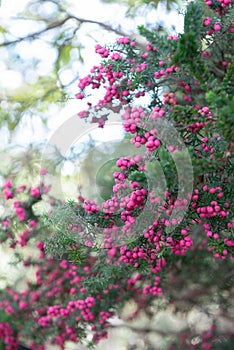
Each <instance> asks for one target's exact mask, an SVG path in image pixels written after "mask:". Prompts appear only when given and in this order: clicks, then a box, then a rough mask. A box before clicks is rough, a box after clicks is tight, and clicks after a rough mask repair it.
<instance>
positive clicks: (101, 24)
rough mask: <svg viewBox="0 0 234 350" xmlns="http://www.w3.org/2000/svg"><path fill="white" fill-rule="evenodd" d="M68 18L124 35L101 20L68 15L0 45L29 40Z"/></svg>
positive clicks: (59, 24)
mask: <svg viewBox="0 0 234 350" xmlns="http://www.w3.org/2000/svg"><path fill="white" fill-rule="evenodd" d="M70 19H74V20H76V21H77V22H79V24H83V23H91V24H97V25H99V26H100V27H101V28H103V29H104V30H107V31H110V32H113V33H115V34H117V35H121V36H125V35H126V33H124V32H122V31H121V30H119V29H115V28H113V27H112V26H111V25H109V24H106V23H103V22H99V21H94V20H90V19H84V18H79V17H76V16H73V15H68V16H67V17H66V18H64V19H63V20H61V21H57V22H54V23H51V24H49V25H48V26H47V27H46V28H44V29H41V30H39V31H37V32H34V33H32V34H28V35H26V36H24V37H21V38H18V39H16V40H12V41H5V42H4V43H2V44H0V47H5V46H9V45H14V44H17V43H20V42H21V41H24V40H29V39H33V38H35V37H38V36H39V35H41V34H43V33H45V32H47V31H49V30H51V29H55V28H58V27H61V26H62V25H63V24H64V23H66V22H67V21H68V20H70Z"/></svg>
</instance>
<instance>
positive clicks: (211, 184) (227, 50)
mask: <svg viewBox="0 0 234 350" xmlns="http://www.w3.org/2000/svg"><path fill="white" fill-rule="evenodd" d="M233 12H234V11H233V3H232V2H231V1H226V0H225V1H216V0H214V1H207V2H206V4H204V3H200V2H191V3H190V4H189V5H188V6H187V8H186V12H185V17H184V32H183V33H182V34H179V35H178V36H162V35H159V34H158V33H155V32H152V31H150V30H148V29H147V28H144V27H140V28H139V31H140V34H141V35H142V36H144V37H145V38H146V39H147V44H145V48H144V49H143V48H142V47H141V48H139V47H138V46H137V44H136V43H135V42H134V41H131V40H130V38H128V37H124V38H120V39H119V40H118V42H117V43H115V44H114V45H110V46H106V47H101V46H100V45H97V46H96V52H97V54H100V56H101V57H102V61H101V63H100V65H99V66H95V67H93V68H92V69H91V72H90V74H89V75H88V76H86V77H84V78H82V79H80V81H79V83H78V87H79V89H80V90H79V91H78V93H77V96H76V97H77V99H84V98H87V100H88V101H89V102H92V100H91V97H90V91H92V93H94V92H93V91H95V89H100V91H102V92H103V98H101V99H100V101H99V102H98V104H97V105H96V106H93V107H90V108H89V109H88V110H87V111H83V112H80V113H79V117H81V118H85V119H87V121H90V122H93V123H98V125H99V126H100V127H104V128H105V123H106V121H107V120H108V114H109V115H110V114H111V113H112V112H113V111H115V112H116V111H119V115H120V117H121V120H122V123H123V127H124V130H125V132H126V133H127V134H129V135H130V136H131V138H130V141H129V142H131V143H132V144H133V145H134V146H135V147H136V155H135V156H129V155H128V154H126V156H124V157H121V158H119V159H117V160H116V163H115V164H113V161H110V162H109V163H107V165H106V166H104V167H102V168H101V169H100V173H101V174H102V176H100V173H99V174H98V175H99V178H98V182H99V183H101V186H102V187H103V182H102V181H101V180H102V178H104V177H105V174H103V172H104V170H105V171H106V172H107V175H108V179H109V177H110V169H111V171H112V172H113V182H112V184H113V188H112V193H111V194H110V192H105V195H106V193H109V195H110V197H109V198H106V197H105V198H104V199H103V201H102V202H101V203H99V202H98V201H95V200H94V199H89V198H84V197H83V196H82V193H81V194H80V195H79V196H78V200H77V201H69V202H67V203H65V204H64V203H60V202H59V201H56V200H55V199H54V198H51V197H50V196H49V188H48V187H46V186H45V184H44V182H43V181H42V182H41V184H40V186H38V187H34V188H28V187H26V186H21V187H15V186H14V184H13V183H12V182H10V181H8V182H7V183H6V184H5V185H4V190H3V193H4V196H5V198H6V199H7V200H11V201H12V204H13V208H14V212H10V213H9V215H8V216H6V217H5V218H3V220H2V227H1V240H2V241H5V242H9V244H10V246H11V248H14V249H16V248H17V246H21V247H24V246H28V245H30V244H35V242H36V241H39V240H41V241H40V242H39V243H37V247H38V249H39V251H40V254H39V257H35V258H32V257H28V258H27V259H25V260H24V264H25V265H26V266H31V265H34V266H36V268H37V272H36V280H35V281H34V282H29V283H28V284H27V287H26V289H25V290H24V291H23V292H18V291H15V290H13V289H12V288H9V289H7V291H6V292H4V293H2V294H0V298H1V301H0V308H1V311H2V312H1V313H0V342H1V343H0V344H1V345H2V347H3V348H4V349H7V350H10V349H11V350H13V349H17V347H18V344H19V343H25V344H26V345H27V346H30V347H31V348H32V349H38V350H42V349H45V346H44V342H45V339H47V341H48V342H49V343H51V344H57V345H58V346H59V347H60V348H61V349H64V346H65V344H66V341H73V342H77V343H78V342H82V341H86V345H87V346H90V347H91V346H93V345H94V344H96V343H98V342H99V341H100V340H101V339H102V338H105V337H106V336H107V335H108V328H109V327H111V320H112V318H113V317H114V316H116V315H117V316H121V312H122V310H123V309H124V307H125V305H126V303H128V302H129V301H134V303H135V312H134V314H133V315H131V317H132V319H134V318H137V316H138V315H139V314H140V312H143V311H144V313H146V314H147V315H148V316H149V317H153V315H154V314H155V313H156V312H157V310H158V307H159V306H160V308H162V307H163V308H165V309H167V310H168V309H170V310H173V312H174V313H175V314H177V313H181V312H182V313H183V314H184V315H186V314H187V313H188V311H189V310H190V309H191V308H194V307H195V308H197V309H199V310H201V311H202V313H203V314H205V315H206V317H207V319H208V324H207V323H206V324H204V327H202V330H201V328H200V330H197V329H196V328H195V327H192V326H190V325H189V323H188V324H187V326H186V327H185V328H184V329H183V331H182V332H178V333H176V332H173V333H172V334H165V333H164V335H165V338H166V340H167V342H166V344H167V345H165V347H164V348H165V349H168V350H169V349H170V350H172V349H201V350H204V349H220V348H223V349H231V344H233V337H234V333H233V330H231V328H230V327H226V328H225V327H224V326H223V324H222V321H221V320H225V322H226V324H228V325H230V324H231V323H232V322H233V314H232V308H233V260H234V254H233V247H234V237H233V227H234V223H233V197H234V196H233V170H234V169H233V155H232V151H233V113H234V101H233V96H234V84H233V82H234V81H233V80H234V79H233V78H234V61H233V57H234V46H233V34H234V23H233ZM90 88H91V89H90ZM89 106H90V105H89ZM104 110H105V111H106V112H105V113H103V111H104ZM139 149H140V150H141V153H140V154H138V150H139ZM142 150H143V152H142ZM108 164H109V168H108ZM45 175H46V172H45V171H44V170H43V176H45ZM94 181H95V178H94ZM108 186H109V182H108ZM102 190H103V188H102ZM46 196H47V197H46ZM46 198H47V201H50V204H51V214H50V215H49V217H47V218H46V220H44V218H42V217H41V216H40V215H39V214H38V213H36V212H35V211H34V206H35V204H37V203H38V202H40V201H41V200H42V199H44V200H46ZM102 198H103V197H102ZM19 232H20V234H19ZM18 258H19V259H20V256H19V254H18ZM22 259H23V258H22ZM162 305H163V306H162ZM172 306H173V308H172ZM214 307H215V310H216V311H215V312H214ZM90 333H91V334H92V340H91V341H90V342H89V341H88V340H87V339H89V338H87V335H88V334H89V335H90ZM136 349H137V348H136Z"/></svg>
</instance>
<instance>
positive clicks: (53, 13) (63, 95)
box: [0, 0, 129, 132]
mask: <svg viewBox="0 0 234 350" xmlns="http://www.w3.org/2000/svg"><path fill="white" fill-rule="evenodd" d="M4 5H5V4H4V3H3V4H2V8H3V7H4ZM75 13H76V12H74V9H73V7H72V4H71V3H69V2H64V1H53V0H44V1H40V2H38V1H34V0H28V1H27V3H26V5H25V8H24V7H21V8H20V10H19V11H18V12H15V16H13V15H12V17H11V18H10V19H9V20H7V19H5V18H4V17H3V18H2V22H1V23H2V24H1V26H0V52H1V60H2V62H3V67H5V69H6V70H7V71H10V72H12V71H13V72H17V73H18V75H17V76H18V77H20V79H21V83H20V84H19V85H17V82H16V79H15V76H13V77H12V80H13V79H14V80H15V86H14V88H12V86H11V88H10V89H9V88H7V84H6V82H5V83H4V85H3V86H2V91H1V95H0V100H1V104H0V111H1V121H0V127H3V126H6V127H7V128H8V129H9V131H10V132H12V131H14V130H15V128H16V127H17V126H18V125H19V124H20V123H21V121H22V118H23V117H24V118H27V119H30V118H32V116H37V118H40V120H41V121H42V122H43V123H44V125H46V123H47V119H48V114H49V113H50V111H51V109H52V108H53V107H55V106H56V105H58V106H59V107H61V105H64V104H65V103H66V102H67V101H68V99H70V98H72V97H71V96H73V93H74V91H75V83H76V82H77V80H78V78H79V77H78V75H77V70H78V69H81V67H82V64H83V61H84V57H83V56H84V48H85V44H84V33H85V30H84V28H85V27H87V26H88V25H89V26H90V25H91V26H93V30H94V32H95V30H96V31H97V32H98V30H100V31H103V33H105V34H106V33H109V34H110V33H113V34H114V35H120V36H124V35H126V34H129V33H128V32H126V31H125V30H124V29H123V28H120V27H119V28H117V27H112V26H111V25H110V24H108V23H103V22H100V21H95V20H91V19H89V18H87V19H86V18H82V17H80V16H78V15H76V14H75ZM17 28H20V31H21V33H20V34H19V30H18V31H17ZM22 28H24V30H22ZM85 35H86V36H87V37H88V36H89V39H90V38H92V39H93V41H94V42H95V41H96V40H98V39H97V38H98V36H99V34H98V35H96V33H88V34H87V33H86V34H85ZM38 48H40V49H38ZM26 49H27V52H28V53H27V54H25V50H26ZM45 53H46V54H45ZM79 62H80V68H77V67H78V65H79Z"/></svg>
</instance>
